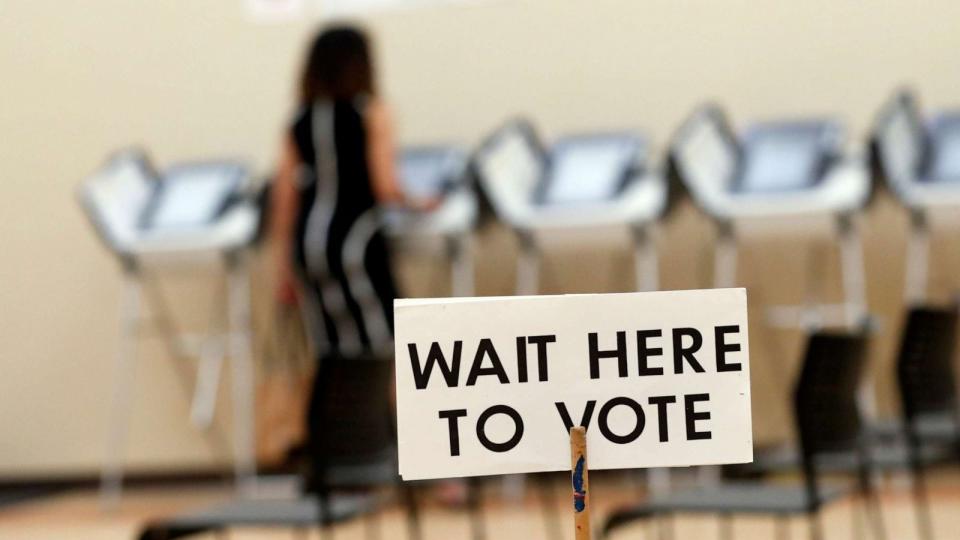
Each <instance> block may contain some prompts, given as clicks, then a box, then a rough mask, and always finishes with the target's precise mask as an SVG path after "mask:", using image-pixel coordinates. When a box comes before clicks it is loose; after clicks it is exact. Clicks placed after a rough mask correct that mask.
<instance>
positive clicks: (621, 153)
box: [473, 119, 667, 294]
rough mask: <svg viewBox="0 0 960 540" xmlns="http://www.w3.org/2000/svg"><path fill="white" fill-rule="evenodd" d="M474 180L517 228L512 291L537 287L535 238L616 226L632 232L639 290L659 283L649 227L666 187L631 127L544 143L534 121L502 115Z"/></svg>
mask: <svg viewBox="0 0 960 540" xmlns="http://www.w3.org/2000/svg"><path fill="white" fill-rule="evenodd" d="M473 166H474V168H475V171H476V175H477V181H478V185H479V187H480V189H481V191H482V193H483V195H484V196H485V197H486V199H487V200H488V202H489V203H490V206H491V207H492V208H493V211H494V213H495V214H496V216H497V218H498V219H500V220H501V221H502V222H503V223H505V224H506V225H507V226H509V227H510V228H511V229H512V230H513V231H514V233H515V234H516V235H517V238H518V239H519V244H520V257H519V259H518V262H517V283H516V292H517V294H535V293H536V292H537V291H538V289H539V273H540V249H541V248H540V237H541V236H542V235H544V234H548V233H550V232H557V231H571V230H575V229H596V228H602V227H615V228H621V229H624V230H627V231H628V232H629V233H630V234H631V237H632V239H633V251H634V258H635V261H636V286H637V289H638V290H656V289H657V288H658V272H657V255H656V249H655V246H654V239H653V237H652V235H653V229H654V225H655V222H656V220H657V219H658V218H659V217H660V215H661V213H662V211H663V210H664V208H665V206H666V200H667V189H666V183H665V182H664V180H663V177H662V175H661V174H660V171H659V170H657V168H656V167H655V166H654V165H653V164H652V163H651V162H650V158H649V149H648V147H647V144H646V141H645V140H644V139H643V138H642V137H641V136H639V135H638V134H636V133H632V132H623V133H607V134H590V135H577V136H569V137H564V138H561V139H559V140H557V141H555V142H554V144H553V145H552V146H550V147H545V146H544V145H543V144H542V142H541V141H540V138H539V137H538V135H537V133H536V131H535V129H534V127H533V125H532V124H531V123H530V122H528V121H526V120H523V119H515V120H512V121H510V122H507V123H506V124H505V125H503V126H502V127H500V128H499V129H498V130H496V131H495V132H494V133H493V134H492V135H490V136H489V137H487V139H486V140H485V141H484V142H483V144H482V145H481V147H480V148H479V150H478V151H477V152H476V154H475V156H474V163H473Z"/></svg>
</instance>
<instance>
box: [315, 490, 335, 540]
mask: <svg viewBox="0 0 960 540" xmlns="http://www.w3.org/2000/svg"><path fill="white" fill-rule="evenodd" d="M330 521H331V519H330V494H329V493H327V492H326V491H324V490H323V489H322V488H321V491H320V492H319V493H317V528H318V529H319V530H320V540H333V523H330Z"/></svg>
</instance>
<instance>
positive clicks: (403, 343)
mask: <svg viewBox="0 0 960 540" xmlns="http://www.w3.org/2000/svg"><path fill="white" fill-rule="evenodd" d="M394 318H395V323H396V371H397V417H398V422H397V423H398V431H399V433H398V445H399V452H400V474H401V475H402V476H403V478H404V479H406V480H418V479H427V478H444V477H455V476H476V475H489V474H510V473H524V472H540V471H558V470H565V469H569V467H570V446H569V435H568V432H569V428H570V427H571V426H575V425H583V426H585V427H586V428H587V444H588V447H589V453H590V467H591V468H592V469H617V468H634V467H670V466H684V465H708V464H722V463H746V462H749V461H751V460H752V459H753V438H752V433H751V422H750V366H749V361H748V359H749V348H748V338H747V299H746V291H745V290H744V289H716V290H702V291H675V292H651V293H629V294H601V295H564V296H536V297H513V298H466V299H442V300H399V301H397V302H396V304H395V307H394Z"/></svg>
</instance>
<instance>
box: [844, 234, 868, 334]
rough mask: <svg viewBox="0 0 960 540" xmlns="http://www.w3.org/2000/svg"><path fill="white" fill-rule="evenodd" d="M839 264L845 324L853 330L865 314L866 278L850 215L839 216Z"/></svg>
mask: <svg viewBox="0 0 960 540" xmlns="http://www.w3.org/2000/svg"><path fill="white" fill-rule="evenodd" d="M838 225H839V228H840V264H841V269H840V270H841V272H842V274H843V296H844V304H845V306H846V309H845V311H846V322H847V325H848V327H850V328H854V327H856V326H857V325H858V324H860V321H861V320H863V317H864V316H865V315H866V313H867V292H866V288H867V286H866V277H865V275H864V266H863V242H862V241H861V240H860V232H859V231H858V230H857V224H856V222H855V218H854V216H852V215H843V216H840V219H839V222H838Z"/></svg>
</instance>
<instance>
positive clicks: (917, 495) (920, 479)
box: [905, 419, 933, 540]
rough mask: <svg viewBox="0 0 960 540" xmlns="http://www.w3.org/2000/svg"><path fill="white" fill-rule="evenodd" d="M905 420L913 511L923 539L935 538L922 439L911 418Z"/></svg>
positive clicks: (931, 539)
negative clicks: (921, 453)
mask: <svg viewBox="0 0 960 540" xmlns="http://www.w3.org/2000/svg"><path fill="white" fill-rule="evenodd" d="M905 421H906V422H907V428H906V431H907V433H906V435H907V437H906V438H907V452H908V453H909V455H908V457H909V459H910V473H911V476H912V478H911V484H912V486H911V487H912V489H911V491H912V495H913V511H914V514H915V515H916V518H917V530H918V532H919V534H920V538H921V539H922V540H933V518H932V517H931V515H930V500H929V499H928V497H927V479H926V474H925V471H924V470H923V464H922V463H921V462H920V441H919V440H918V436H917V433H916V429H915V427H914V426H913V424H912V423H911V421H910V420H909V419H906V420H905Z"/></svg>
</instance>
